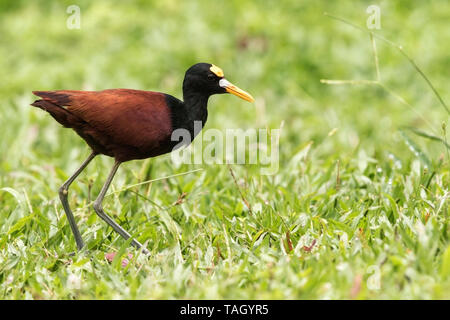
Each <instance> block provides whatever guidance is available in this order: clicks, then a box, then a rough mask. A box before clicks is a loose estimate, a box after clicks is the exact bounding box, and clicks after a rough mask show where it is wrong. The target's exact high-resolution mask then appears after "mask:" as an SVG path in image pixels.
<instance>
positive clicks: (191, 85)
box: [183, 63, 254, 102]
mask: <svg viewBox="0 0 450 320" xmlns="http://www.w3.org/2000/svg"><path fill="white" fill-rule="evenodd" d="M183 91H184V93H185V94H186V93H194V94H200V95H203V96H206V97H209V96H210V95H213V94H219V93H231V94H234V95H236V96H238V97H240V98H242V99H244V100H247V101H250V102H253V101H254V99H253V97H252V96H251V95H250V94H249V93H247V92H245V91H244V90H241V89H239V88H238V87H236V86H235V85H233V84H232V83H230V82H229V81H228V80H226V79H225V78H224V74H223V71H222V69H220V68H219V67H217V66H215V65H213V64H210V63H197V64H194V65H193V66H192V67H190V68H189V69H188V70H187V71H186V74H185V76H184V81H183Z"/></svg>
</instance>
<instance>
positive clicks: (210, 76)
mask: <svg viewBox="0 0 450 320" xmlns="http://www.w3.org/2000/svg"><path fill="white" fill-rule="evenodd" d="M208 79H209V80H215V79H216V76H215V75H213V74H212V73H208Z"/></svg>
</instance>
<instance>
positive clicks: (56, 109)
mask: <svg viewBox="0 0 450 320" xmlns="http://www.w3.org/2000/svg"><path fill="white" fill-rule="evenodd" d="M31 105H32V106H33V107H38V108H41V109H42V110H45V111H47V112H48V113H50V115H51V116H52V117H53V118H54V119H55V120H56V121H58V122H59V123H60V124H62V125H63V126H64V127H66V128H73V127H74V125H76V124H77V123H79V122H80V121H81V119H79V118H78V117H76V116H75V115H73V114H72V113H71V112H70V111H68V110H67V109H65V108H64V107H61V106H59V105H56V104H54V103H52V102H50V101H48V100H43V99H39V100H36V101H35V102H33V103H32V104H31Z"/></svg>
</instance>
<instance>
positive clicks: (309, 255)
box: [0, 0, 450, 299]
mask: <svg viewBox="0 0 450 320" xmlns="http://www.w3.org/2000/svg"><path fill="white" fill-rule="evenodd" d="M72 4H75V5H78V6H79V7H80V9H81V28H80V29H72V30H71V29H68V28H67V27H66V21H67V18H68V17H69V15H70V14H68V13H66V9H67V7H68V6H69V5H72ZM372 4H376V5H378V6H379V7H380V8H381V30H376V32H377V33H378V34H380V35H382V36H384V37H386V38H388V39H390V40H391V41H393V42H395V43H396V44H398V45H402V46H403V48H404V50H405V51H406V52H407V53H408V54H409V55H410V56H411V57H412V58H413V59H414V60H415V62H416V63H417V64H418V65H419V67H420V68H421V69H422V70H423V71H424V73H425V74H426V75H427V77H428V78H429V79H430V80H431V82H432V83H433V85H434V86H435V88H436V90H437V91H438V92H439V94H440V95H441V96H442V99H443V100H444V101H450V96H449V95H450V93H449V91H448V78H449V70H450V59H449V50H450V44H449V42H448V41H447V39H449V38H450V29H449V28H448V21H449V19H450V4H449V3H448V1H445V0H442V1H428V2H410V1H395V2H392V1H378V2H376V3H373V2H372V1H358V2H348V3H338V2H328V1H314V2H306V1H281V2H280V1H269V0H268V1H258V2H250V1H237V0H236V1H226V2H220V3H218V2H213V1H189V2H188V1H185V2H180V1H164V2H158V1H129V2H120V1H95V2H91V1H76V3H74V2H73V1H60V2H52V1H33V2H30V1H2V2H1V4H0V79H2V81H1V85H0V98H1V101H2V106H1V108H0V128H1V134H2V138H1V139H0V189H1V191H0V207H1V209H0V231H1V235H0V250H1V251H0V283H1V293H0V294H1V295H2V298H9V299H11V298H16V299H22V298H37V299H39V298H46V299H47V298H63V299H67V298H68V299H70V298H213V299H215V298H269V299H271V298H287V299H296V298H312V299H317V298H319V299H322V298H448V297H449V296H450V281H449V280H448V278H449V276H450V250H449V249H448V244H449V241H448V237H449V228H448V196H449V193H448V182H449V180H450V179H449V155H448V149H446V148H445V146H444V145H443V143H440V142H437V141H432V140H430V139H425V138H423V137H419V136H417V135H414V134H413V133H412V132H410V131H405V133H404V134H403V135H402V134H401V133H400V129H401V128H403V127H405V126H408V127H414V128H416V129H419V130H422V131H425V132H428V133H429V134H432V135H434V136H437V137H439V138H441V139H444V140H445V139H447V141H448V140H449V139H448V134H447V136H445V135H444V132H443V129H442V125H443V124H447V125H448V119H449V118H448V113H447V112H446V111H445V110H444V108H442V105H440V103H439V101H438V99H437V98H436V96H435V95H434V94H433V92H432V90H431V89H430V88H429V87H428V86H427V84H426V82H425V81H424V79H423V78H422V77H421V76H420V75H419V73H418V72H417V70H415V69H414V68H413V67H411V65H410V64H409V62H408V61H407V60H406V59H405V57H403V56H402V55H401V54H400V53H399V52H398V51H397V50H395V49H394V48H392V47H390V46H387V45H386V44H384V43H383V42H381V41H377V42H376V43H377V52H378V58H379V64H380V72H381V81H382V83H383V84H384V85H386V86H387V87H389V88H390V89H391V90H392V91H393V92H395V94H397V95H398V96H400V97H402V98H403V99H405V100H406V101H407V102H408V103H409V104H410V106H407V105H405V104H402V103H400V102H399V100H398V99H396V98H395V97H394V96H393V95H392V94H390V93H389V92H387V91H386V90H384V89H383V88H381V87H379V86H370V85H349V86H331V85H326V84H323V83H321V82H320V80H321V79H354V80H361V79H367V80H375V79H376V71H375V64H374V57H373V52H372V46H371V42H370V38H369V35H368V33H365V32H361V31H359V30H357V29H355V28H352V27H351V26H349V25H347V24H344V23H341V22H339V21H336V20H333V19H330V18H329V17H326V16H324V14H323V13H324V12H328V13H331V14H333V15H336V16H339V17H343V18H345V19H347V20H349V21H351V22H352V23H354V24H357V25H360V26H362V27H365V24H366V20H367V18H368V14H367V13H366V8H367V7H368V6H369V5H372ZM196 62H210V63H214V64H216V65H218V66H220V67H221V68H222V69H223V70H224V71H225V75H226V76H227V78H228V79H229V80H230V81H232V82H234V83H236V84H237V85H239V86H240V87H241V88H243V89H245V90H247V91H249V92H250V93H251V94H252V95H253V96H254V97H256V99H257V101H256V103H255V105H249V104H248V103H246V102H244V101H240V100H238V99H236V98H234V97H229V96H227V97H225V96H215V97H212V98H211V99H210V103H209V119H208V123H207V125H206V128H218V129H220V130H225V129H227V128H244V129H246V128H264V127H266V126H267V127H269V128H279V127H280V124H281V123H282V121H284V127H283V131H282V135H281V140H280V170H279V172H278V173H277V174H276V175H274V176H260V174H259V168H258V167H257V166H234V167H233V170H234V171H235V174H236V176H237V178H238V186H239V188H241V190H242V192H243V194H244V195H245V197H246V199H247V200H248V201H249V203H251V204H252V206H253V207H254V208H255V209H253V211H254V212H253V213H250V212H249V210H248V208H247V207H246V206H245V203H244V202H243V201H242V200H241V197H240V193H239V190H238V188H237V185H236V184H235V183H234V181H233V179H232V177H231V176H230V172H229V170H228V168H227V167H226V166H223V165H222V166H221V165H208V166H207V165H204V166H199V165H197V166H194V165H191V166H188V165H183V166H181V167H174V166H173V165H172V163H171V160H170V156H163V157H159V158H157V159H152V160H145V161H134V162H131V163H127V164H125V165H123V167H122V169H121V170H120V171H119V174H118V175H117V176H116V178H115V180H114V186H113V188H115V189H116V190H118V189H120V188H123V187H125V186H127V185H130V184H133V183H137V182H139V181H145V180H148V179H155V178H160V177H164V176H169V175H173V174H178V173H183V172H186V171H189V170H193V169H196V168H203V170H202V171H200V172H195V173H192V174H187V175H183V176H180V177H176V178H173V179H167V180H162V181H158V182H155V183H154V184H151V185H146V186H143V187H140V188H134V189H130V190H128V191H127V192H124V193H121V194H120V195H119V194H115V195H114V196H113V197H112V199H111V198H110V199H107V200H106V201H105V202H106V203H105V209H106V210H107V211H108V212H110V213H111V215H113V216H114V218H115V219H116V220H117V221H118V222H120V223H121V224H122V225H123V226H124V227H126V228H127V229H128V230H129V231H131V232H132V233H133V232H134V233H135V236H137V237H138V238H139V240H140V241H142V242H144V241H147V240H148V241H149V242H148V247H149V248H150V250H151V251H152V256H151V257H150V258H149V259H146V258H145V257H142V256H139V257H138V258H137V259H134V260H133V261H132V262H131V263H130V265H129V267H127V268H125V269H124V268H121V267H120V263H119V264H117V263H116V264H114V263H113V265H110V264H109V263H108V262H106V261H105V259H104V253H105V252H110V251H115V250H119V249H120V248H121V249H122V250H121V253H124V252H125V251H124V250H125V249H126V250H128V251H131V252H134V251H133V249H127V247H126V243H125V242H124V241H123V240H121V239H120V238H119V237H118V236H117V235H116V234H114V233H112V232H111V229H108V228H107V227H106V225H105V224H104V223H103V221H101V220H100V219H97V217H96V216H95V213H94V212H93V210H91V209H90V208H89V206H88V203H89V201H90V200H91V199H92V198H93V197H95V196H96V194H97V193H98V192H99V190H100V188H101V185H102V184H103V181H104V179H105V178H106V176H107V173H108V171H109V170H110V167H111V166H112V159H109V158H106V157H101V158H100V157H99V158H97V159H96V160H95V161H94V162H93V164H92V165H90V166H89V167H88V169H87V170H86V171H85V172H84V173H83V175H82V176H81V177H80V178H79V180H78V182H77V183H75V184H74V185H73V187H72V188H71V193H70V201H71V206H72V208H73V209H74V211H75V215H76V216H77V219H78V221H79V225H80V227H81V231H82V234H83V237H84V238H85V240H86V241H87V242H88V247H89V249H90V250H91V252H90V253H81V254H79V255H77V256H75V257H69V256H68V255H67V253H69V252H70V251H74V250H75V248H76V247H75V242H74V239H73V237H72V234H71V232H70V228H69V226H68V223H67V220H66V218H65V216H64V214H63V210H62V207H61V206H60V203H59V200H58V196H57V190H58V187H59V186H60V185H61V184H62V182H63V181H64V180H65V179H67V177H68V176H70V175H71V174H72V172H73V171H74V170H75V169H76V168H77V167H78V166H79V164H80V163H81V161H83V160H84V158H86V157H87V155H88V154H89V150H88V148H87V146H86V145H85V143H84V142H83V141H82V140H81V139H80V138H79V137H78V136H77V135H76V134H74V133H73V132H71V131H70V130H65V129H62V128H61V127H60V126H59V125H58V124H57V123H56V122H55V121H54V120H53V119H52V118H51V117H49V116H48V115H47V114H45V113H44V112H42V111H41V110H37V109H34V108H32V107H30V106H29V104H30V103H31V102H33V101H34V99H35V97H34V96H33V95H32V94H31V91H32V90H54V89H78V90H101V89H106V88H134V89H142V90H152V91H162V92H165V93H169V94H172V95H174V96H176V97H178V98H181V97H182V92H181V83H182V80H183V77H184V72H185V70H186V69H187V68H188V67H189V66H191V65H192V64H194V63H196ZM330 133H331V134H330ZM311 142H312V144H311ZM338 172H339V175H338ZM183 193H186V199H185V201H184V202H183V203H182V204H179V205H174V206H172V205H173V204H174V203H177V200H178V199H179V198H180V197H183V196H182V195H183ZM179 202H182V201H179ZM75 208H81V209H79V210H75ZM313 241H315V245H314V247H313V248H312V249H311V250H309V249H308V246H309V245H310V244H311V243H312V242H313ZM304 246H306V249H305V248H304ZM290 247H292V249H290ZM135 257H136V254H135ZM116 261H119V260H116ZM374 268H375V269H374ZM368 270H369V271H368ZM373 270H375V271H376V273H377V274H376V276H377V277H378V278H376V279H378V280H379V281H378V280H377V281H378V282H377V281H375V282H377V283H378V284H379V286H378V287H377V289H373V286H370V285H368V283H369V282H370V281H372V280H374V278H373V277H372V276H374V274H375V273H374V271H373ZM371 277H372V278H371ZM369 287H371V288H372V289H370V288H369ZM111 289H114V290H111Z"/></svg>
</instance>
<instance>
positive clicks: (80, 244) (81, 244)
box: [59, 152, 97, 250]
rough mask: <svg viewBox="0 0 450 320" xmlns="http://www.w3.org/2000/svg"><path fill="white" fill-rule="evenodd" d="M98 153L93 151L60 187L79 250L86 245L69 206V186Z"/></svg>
mask: <svg viewBox="0 0 450 320" xmlns="http://www.w3.org/2000/svg"><path fill="white" fill-rule="evenodd" d="M96 155H97V154H96V153H95V152H92V153H91V154H90V155H89V157H88V158H87V159H86V160H84V162H83V164H82V165H81V167H79V168H78V169H77V171H75V173H74V174H73V175H72V176H71V177H70V178H69V179H68V180H67V181H66V182H64V184H63V185H62V186H61V188H59V198H60V199H61V202H62V205H63V208H64V211H65V213H66V216H67V220H69V224H70V227H71V228H72V232H73V235H74V236H75V241H76V242H77V248H78V250H81V248H83V247H84V242H83V239H82V238H81V234H80V231H79V230H78V227H77V224H76V222H75V218H74V217H73V214H72V211H71V210H70V207H69V202H68V201H67V195H68V193H69V187H70V185H71V184H72V182H73V181H74V180H75V179H76V178H77V177H78V176H79V174H80V173H81V171H83V170H84V168H86V166H87V165H88V164H89V162H91V160H92V159H94V158H95V156H96Z"/></svg>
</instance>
